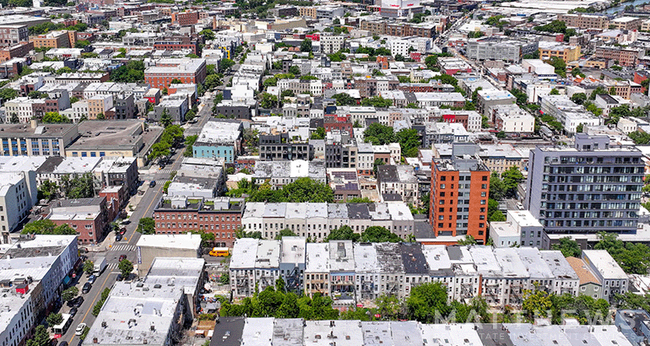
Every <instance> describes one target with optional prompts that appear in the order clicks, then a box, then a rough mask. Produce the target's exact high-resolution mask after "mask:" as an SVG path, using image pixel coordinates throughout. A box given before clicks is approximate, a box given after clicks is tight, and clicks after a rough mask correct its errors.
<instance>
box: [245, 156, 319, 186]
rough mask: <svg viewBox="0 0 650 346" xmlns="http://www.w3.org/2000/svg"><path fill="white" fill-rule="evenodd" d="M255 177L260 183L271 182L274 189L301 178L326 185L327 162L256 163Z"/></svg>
mask: <svg viewBox="0 0 650 346" xmlns="http://www.w3.org/2000/svg"><path fill="white" fill-rule="evenodd" d="M253 177H254V178H255V179H257V180H258V181H265V182H269V183H270V184H271V186H272V187H273V188H274V189H279V188H282V186H284V185H287V184H290V183H293V182H294V181H296V180H298V179H301V178H309V179H312V180H314V181H317V182H320V183H323V184H324V183H325V182H326V181H327V179H326V175H325V161H323V160H313V161H305V160H292V161H288V160H287V161H258V162H257V163H255V171H254V172H253Z"/></svg>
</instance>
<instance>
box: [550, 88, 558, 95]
mask: <svg viewBox="0 0 650 346" xmlns="http://www.w3.org/2000/svg"><path fill="white" fill-rule="evenodd" d="M549 95H560V92H559V91H558V90H557V89H555V88H553V89H551V92H550V93H549Z"/></svg>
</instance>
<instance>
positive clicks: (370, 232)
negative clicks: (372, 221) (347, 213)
mask: <svg viewBox="0 0 650 346" xmlns="http://www.w3.org/2000/svg"><path fill="white" fill-rule="evenodd" d="M361 241H363V242H370V243H383V242H391V243H398V242H401V241H402V238H400V237H399V236H398V235H397V234H395V233H392V232H391V231H390V230H388V229H387V228H386V227H380V226H371V227H368V228H366V230H365V231H363V233H361Z"/></svg>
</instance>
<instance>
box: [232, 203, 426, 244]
mask: <svg viewBox="0 0 650 346" xmlns="http://www.w3.org/2000/svg"><path fill="white" fill-rule="evenodd" d="M413 222H414V221H413V215H412V214H411V212H410V210H409V208H408V206H407V205H406V204H404V203H373V204H363V203H362V204H359V203H353V204H343V206H342V207H338V204H337V207H336V208H335V207H332V204H331V203H260V202H249V203H246V210H245V211H244V216H243V218H242V227H243V229H244V230H246V231H247V232H261V233H262V236H263V237H264V238H274V237H275V236H276V235H277V234H278V233H279V232H280V231H281V230H283V229H290V230H292V231H293V232H294V233H296V234H297V235H299V236H301V237H306V238H311V239H316V240H323V239H325V238H326V237H327V236H328V235H329V233H330V231H331V230H332V229H335V228H339V227H341V226H345V225H347V226H350V227H351V228H352V229H353V230H354V231H355V232H358V233H361V232H363V231H364V230H365V229H366V228H368V227H371V226H383V227H386V228H388V229H389V230H391V231H392V232H393V233H395V234H397V235H399V236H401V237H407V236H408V235H409V234H412V232H413V230H414V228H413V227H414V226H413V225H414V224H413Z"/></svg>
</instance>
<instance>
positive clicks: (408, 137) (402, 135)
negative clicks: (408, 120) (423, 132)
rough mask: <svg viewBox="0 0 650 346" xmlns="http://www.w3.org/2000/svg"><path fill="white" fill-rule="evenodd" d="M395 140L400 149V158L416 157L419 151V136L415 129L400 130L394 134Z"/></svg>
mask: <svg viewBox="0 0 650 346" xmlns="http://www.w3.org/2000/svg"><path fill="white" fill-rule="evenodd" d="M395 137H396V138H395V139H396V140H397V142H398V143H399V145H400V147H401V149H402V156H404V157H417V156H418V153H419V149H420V145H421V142H420V136H419V134H418V131H417V130H415V129H401V130H399V131H398V132H397V133H396V134H395Z"/></svg>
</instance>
